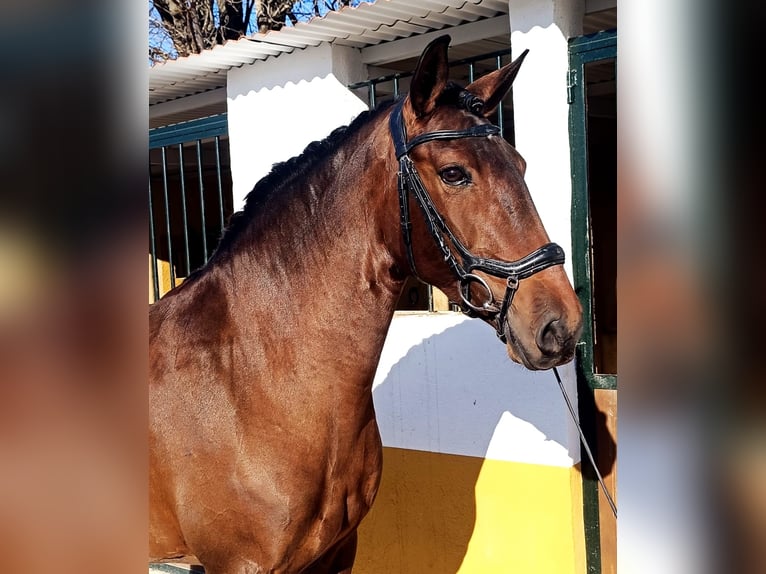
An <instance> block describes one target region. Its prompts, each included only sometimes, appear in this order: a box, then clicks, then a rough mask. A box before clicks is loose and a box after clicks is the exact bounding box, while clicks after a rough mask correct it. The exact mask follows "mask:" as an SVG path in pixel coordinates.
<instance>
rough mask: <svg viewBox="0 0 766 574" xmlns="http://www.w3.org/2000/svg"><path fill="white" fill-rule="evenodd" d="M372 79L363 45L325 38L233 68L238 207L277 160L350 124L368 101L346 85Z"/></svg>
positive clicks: (230, 89)
mask: <svg viewBox="0 0 766 574" xmlns="http://www.w3.org/2000/svg"><path fill="white" fill-rule="evenodd" d="M364 79H366V70H365V66H364V65H363V64H362V63H361V58H360V52H359V50H356V49H353V48H348V47H344V46H331V45H329V44H322V45H320V46H316V47H313V48H307V49H305V50H297V51H295V52H293V53H291V54H283V55H281V56H279V57H277V58H269V59H268V60H264V61H259V62H255V63H254V64H252V65H249V66H243V67H241V68H233V69H231V70H229V72H228V76H227V88H226V91H227V104H228V121H229V149H230V153H231V175H232V180H233V181H232V183H233V195H234V209H235V210H238V209H240V208H241V207H242V206H243V205H244V199H245V196H246V195H247V194H248V193H250V191H251V190H252V189H253V186H254V185H255V183H256V182H257V181H258V180H259V179H261V178H262V177H263V176H264V175H266V174H267V173H268V172H269V171H270V170H271V167H272V165H273V164H274V163H277V162H280V161H285V160H287V159H290V158H291V157H293V156H295V155H298V154H300V153H301V152H302V151H303V150H304V148H305V147H306V145H307V144H309V143H311V142H312V141H315V140H320V139H323V138H324V137H326V136H327V135H328V134H329V133H330V132H331V131H332V130H333V129H335V128H336V127H338V126H342V125H346V124H348V123H349V122H350V121H351V120H353V119H354V118H355V117H356V116H357V115H358V114H359V113H360V112H362V111H363V110H366V109H367V105H366V104H365V103H364V102H362V101H361V100H360V99H359V98H358V97H356V96H355V95H354V94H353V93H351V92H350V91H349V90H348V89H347V88H346V86H347V85H348V84H350V83H353V82H357V81H361V80H364Z"/></svg>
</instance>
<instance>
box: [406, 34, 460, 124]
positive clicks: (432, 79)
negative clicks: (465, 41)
mask: <svg viewBox="0 0 766 574" xmlns="http://www.w3.org/2000/svg"><path fill="white" fill-rule="evenodd" d="M450 40H451V38H450V36H449V35H446V34H445V35H444V36H439V37H438V38H436V39H435V40H433V41H432V42H431V43H430V44H428V46H426V48H425V50H423V53H422V54H421V55H420V59H419V60H418V65H417V66H416V67H415V74H414V75H413V77H412V82H411V83H410V105H411V106H412V109H413V110H414V111H415V115H416V116H418V117H423V116H426V115H428V114H430V113H431V112H432V111H434V108H435V107H436V99H437V98H438V97H439V94H441V93H442V91H443V90H444V88H445V86H446V85H447V78H448V77H449V66H448V65H447V47H448V46H449V43H450Z"/></svg>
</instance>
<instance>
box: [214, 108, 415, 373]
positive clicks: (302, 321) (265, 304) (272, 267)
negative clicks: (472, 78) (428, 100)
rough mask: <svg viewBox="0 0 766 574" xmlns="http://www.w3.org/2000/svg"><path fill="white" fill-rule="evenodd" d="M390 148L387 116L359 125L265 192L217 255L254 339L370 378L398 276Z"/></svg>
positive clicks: (398, 285) (398, 287) (393, 302)
mask: <svg viewBox="0 0 766 574" xmlns="http://www.w3.org/2000/svg"><path fill="white" fill-rule="evenodd" d="M391 153H392V152H391V148H390V137H389V136H388V131H387V127H386V123H385V121H381V120H380V119H379V120H378V121H377V122H375V123H374V125H371V126H366V127H363V128H361V129H360V131H359V132H357V133H356V134H355V135H354V136H352V137H350V138H349V139H348V141H347V142H346V143H345V144H343V145H341V146H340V147H339V148H338V149H337V151H336V152H335V153H334V154H333V155H332V156H331V157H329V158H328V159H327V161H326V162H324V163H323V165H322V166H317V167H316V168H315V169H313V170H311V171H310V172H308V173H307V174H306V176H305V177H303V178H296V179H295V180H294V181H291V182H287V183H286V184H285V185H284V186H283V187H282V188H281V189H280V190H278V191H277V193H276V194H272V196H271V199H270V201H271V202H273V205H269V206H266V205H264V209H263V210H262V211H261V212H260V213H256V214H254V216H253V217H252V219H251V221H250V223H249V224H248V227H247V228H246V229H245V232H244V233H242V234H241V236H240V237H239V238H238V241H237V242H236V243H235V245H234V246H233V248H232V249H230V250H229V255H228V256H227V257H225V258H222V263H221V264H222V265H223V266H224V267H225V268H226V271H227V272H226V273H225V276H226V277H228V282H229V284H230V285H229V293H230V294H232V298H233V299H234V300H238V301H242V302H245V301H246V302H247V308H248V309H251V310H252V311H251V313H250V314H249V315H246V314H241V313H240V314H238V318H239V320H240V321H241V322H242V326H241V327H242V328H243V329H246V330H248V331H250V333H251V335H252V336H255V337H257V339H258V341H259V344H262V342H263V341H271V342H272V343H273V344H275V345H280V346H291V345H294V346H296V347H300V349H301V350H300V356H301V357H302V360H303V361H309V362H311V361H312V360H314V359H315V358H316V360H324V361H326V360H327V356H326V353H325V350H327V349H331V350H332V351H333V353H335V354H334V355H333V357H332V359H331V360H333V361H336V362H338V361H341V363H340V364H341V366H343V365H342V362H343V361H342V360H343V359H345V363H346V365H345V368H347V369H354V368H356V369H357V370H359V371H361V372H363V373H364V374H360V375H359V376H361V377H363V378H364V377H368V378H369V379H370V383H371V376H372V373H374V368H375V365H376V363H377V358H378V356H379V353H380V351H381V349H382V346H383V341H384V339H385V335H386V332H387V330H388V326H389V324H390V321H391V317H392V315H393V311H394V308H395V305H396V301H397V299H398V296H399V293H400V291H401V288H402V283H403V282H402V279H401V277H395V276H394V274H392V272H391V269H392V268H394V256H393V255H392V253H391V249H390V248H389V244H391V243H393V244H394V245H396V246H398V241H399V235H398V234H399V230H398V203H397V201H398V200H397V198H396V188H395V185H396V183H395V174H394V173H388V172H391V168H390V163H389V162H388V160H387V158H388V157H389V155H390V154H391ZM392 225H394V226H397V227H395V233H394V232H392V231H391V228H392ZM392 239H393V241H392ZM234 304H236V303H234ZM253 315H255V317H253ZM253 331H255V332H253ZM364 359H367V361H365V360H364Z"/></svg>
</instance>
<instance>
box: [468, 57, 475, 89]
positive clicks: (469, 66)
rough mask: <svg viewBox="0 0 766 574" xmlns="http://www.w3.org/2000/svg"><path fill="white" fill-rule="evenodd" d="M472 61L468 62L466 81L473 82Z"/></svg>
mask: <svg viewBox="0 0 766 574" xmlns="http://www.w3.org/2000/svg"><path fill="white" fill-rule="evenodd" d="M473 64H474V63H473V62H470V63H469V64H468V83H469V84H471V83H473Z"/></svg>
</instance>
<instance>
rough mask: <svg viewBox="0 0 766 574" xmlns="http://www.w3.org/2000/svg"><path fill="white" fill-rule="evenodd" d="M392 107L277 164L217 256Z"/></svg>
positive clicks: (237, 216)
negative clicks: (276, 199)
mask: <svg viewBox="0 0 766 574" xmlns="http://www.w3.org/2000/svg"><path fill="white" fill-rule="evenodd" d="M391 103H392V102H387V103H385V104H383V105H381V106H379V107H377V108H375V109H374V110H367V111H364V112H362V113H360V114H359V115H358V116H357V117H356V118H354V120H353V121H352V122H351V123H350V124H348V125H346V126H340V127H338V128H336V129H335V130H333V131H332V132H331V133H330V135H328V136H327V137H326V138H324V139H322V140H317V141H313V142H311V143H309V144H308V145H307V146H306V147H305V148H304V150H303V152H301V153H300V154H299V155H297V156H294V157H292V158H290V159H288V160H285V161H282V162H278V163H275V164H274V165H273V166H272V168H271V171H270V172H269V173H268V174H267V175H265V176H264V177H263V178H261V179H260V180H259V181H258V182H257V183H256V184H255V186H254V187H253V189H252V191H250V193H248V194H247V196H246V197H245V204H244V207H243V208H242V209H241V210H239V211H236V212H234V213H233V214H232V215H231V217H230V218H229V223H228V225H227V227H226V229H224V231H223V234H222V236H221V239H220V241H219V243H218V247H217V248H216V251H215V253H214V254H213V256H215V255H216V254H218V253H222V252H227V251H229V250H231V248H232V246H233V245H234V243H235V241H236V239H237V238H238V237H239V236H240V235H242V233H243V232H244V230H245V229H246V228H247V227H248V224H249V223H250V222H251V220H252V219H253V217H254V216H255V214H257V213H259V212H262V211H263V210H268V209H276V208H278V206H277V205H275V202H274V201H270V200H271V199H272V198H273V197H275V196H279V195H282V194H283V193H284V192H287V191H288V190H289V189H291V188H294V186H292V185H291V184H292V183H293V182H295V181H296V180H298V179H301V178H302V177H304V176H305V175H306V174H307V173H309V172H311V170H313V169H314V168H315V167H316V166H317V165H320V164H322V162H324V161H326V160H327V159H328V158H329V157H330V156H332V155H333V154H334V153H335V152H336V151H337V150H338V149H339V148H340V147H341V145H343V143H344V142H345V141H346V140H347V139H349V138H350V137H352V136H353V135H354V134H356V133H357V132H358V131H359V130H360V129H361V127H362V126H364V125H367V124H368V123H370V122H372V121H373V120H374V119H376V118H377V117H378V116H379V115H381V114H382V113H383V111H384V110H386V109H388V108H389V107H390V105H391ZM211 259H212V257H211Z"/></svg>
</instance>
